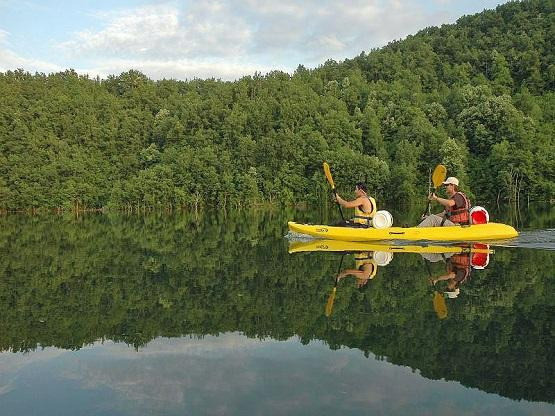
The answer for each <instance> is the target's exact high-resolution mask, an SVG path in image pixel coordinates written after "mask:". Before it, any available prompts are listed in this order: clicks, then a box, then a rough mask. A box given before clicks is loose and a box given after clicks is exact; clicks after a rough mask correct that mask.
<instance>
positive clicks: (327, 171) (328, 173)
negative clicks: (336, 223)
mask: <svg viewBox="0 0 555 416" xmlns="http://www.w3.org/2000/svg"><path fill="white" fill-rule="evenodd" d="M323 166H324V175H326V179H327V180H328V183H329V184H330V186H331V190H332V191H333V193H334V195H336V196H337V191H336V190H335V183H334V182H333V177H332V176H331V171H330V165H328V163H327V162H324V163H323ZM336 202H337V199H336ZM337 206H338V208H339V213H340V214H341V219H342V220H343V221H345V217H344V216H343V210H342V209H341V205H339V202H337Z"/></svg>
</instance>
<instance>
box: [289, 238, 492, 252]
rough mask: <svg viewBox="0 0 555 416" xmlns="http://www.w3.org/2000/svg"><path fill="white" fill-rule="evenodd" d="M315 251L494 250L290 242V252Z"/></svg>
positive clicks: (486, 248) (484, 249)
mask: <svg viewBox="0 0 555 416" xmlns="http://www.w3.org/2000/svg"><path fill="white" fill-rule="evenodd" d="M314 251H339V252H366V251H382V252H386V253H432V254H447V253H454V254H458V253H484V254H493V250H491V249H490V248H489V246H488V245H485V244H476V245H475V246H471V247H459V246H415V245H406V246H404V245H403V246H399V245H391V244H377V243H364V242H360V241H341V240H311V241H293V242H291V243H289V253H302V252H314Z"/></svg>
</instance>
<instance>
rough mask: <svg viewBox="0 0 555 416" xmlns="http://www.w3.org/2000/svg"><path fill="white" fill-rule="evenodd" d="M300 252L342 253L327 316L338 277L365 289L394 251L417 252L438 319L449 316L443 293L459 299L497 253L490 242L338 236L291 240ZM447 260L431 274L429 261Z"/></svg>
mask: <svg viewBox="0 0 555 416" xmlns="http://www.w3.org/2000/svg"><path fill="white" fill-rule="evenodd" d="M301 252H340V253H343V255H342V256H341V260H340V262H339V269H338V271H337V275H336V277H335V283H334V286H333V290H332V293H331V294H330V297H329V298H328V302H327V304H326V312H325V313H326V316H328V317H329V316H330V315H331V312H332V310H333V303H334V301H335V296H336V292H337V286H338V283H339V281H341V280H342V279H344V278H346V277H348V276H351V277H354V279H355V285H356V287H357V288H358V289H364V288H366V287H367V286H366V285H367V283H368V281H369V280H371V279H373V278H374V277H375V276H376V275H377V273H378V268H379V267H384V266H387V265H388V264H389V263H390V262H391V261H392V259H393V253H418V254H420V255H421V256H422V259H423V262H424V264H425V267H426V270H427V272H428V275H429V281H430V285H431V286H432V287H433V289H434V298H433V305H434V310H435V312H436V315H437V317H438V318H439V319H445V318H446V317H447V305H446V303H445V300H444V297H447V298H449V299H456V298H457V297H458V296H459V294H460V291H461V286H462V285H463V284H464V283H466V282H467V281H468V280H470V277H471V274H472V271H473V270H484V269H485V268H486V267H487V265H488V264H489V260H490V255H492V254H493V253H494V251H493V250H492V249H490V246H489V244H482V243H461V244H453V245H407V244H398V245H395V244H391V243H389V244H385V243H382V244H380V243H361V242H347V241H338V240H317V239H316V240H314V239H310V240H308V241H307V240H304V241H297V240H292V241H291V242H290V244H289V253H301ZM349 255H352V257H353V260H354V268H346V269H342V268H341V266H342V264H343V260H344V258H345V256H349ZM437 262H443V263H445V272H444V273H442V274H440V275H437V276H432V272H431V270H430V266H429V265H428V263H437ZM439 282H445V283H446V284H445V285H444V288H443V289H441V290H440V289H438V287H439V286H440V285H439V284H438V283H439Z"/></svg>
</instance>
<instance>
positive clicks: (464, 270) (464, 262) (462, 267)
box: [448, 253, 472, 286]
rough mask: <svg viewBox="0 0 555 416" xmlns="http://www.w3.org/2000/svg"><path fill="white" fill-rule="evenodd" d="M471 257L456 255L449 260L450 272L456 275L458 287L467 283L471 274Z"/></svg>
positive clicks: (464, 254) (466, 254)
mask: <svg viewBox="0 0 555 416" xmlns="http://www.w3.org/2000/svg"><path fill="white" fill-rule="evenodd" d="M470 266H471V262H470V255H469V254H468V253H463V254H454V255H453V256H451V257H450V258H449V264H448V270H449V272H453V273H455V280H456V282H457V286H458V285H459V284H461V283H464V282H466V280H467V279H468V277H469V276H470V272H471V270H472V269H471V267H470Z"/></svg>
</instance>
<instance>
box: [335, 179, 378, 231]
mask: <svg viewBox="0 0 555 416" xmlns="http://www.w3.org/2000/svg"><path fill="white" fill-rule="evenodd" d="M335 198H336V200H337V203H338V204H339V205H341V206H342V207H344V208H354V209H355V215H354V217H353V218H352V219H351V220H349V221H347V224H344V225H347V226H354V227H370V226H371V225H372V218H373V217H374V214H375V213H376V210H377V209H376V200H375V199H374V198H372V197H371V196H368V189H367V188H366V185H365V184H364V183H362V182H358V183H357V184H356V185H355V199H353V200H352V201H345V200H344V199H343V198H341V197H340V196H339V195H337V194H336V196H335Z"/></svg>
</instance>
